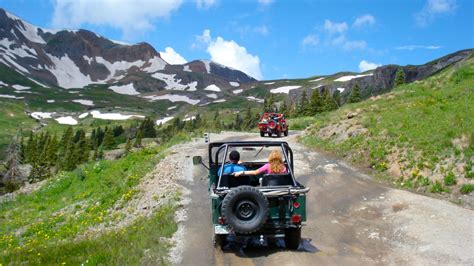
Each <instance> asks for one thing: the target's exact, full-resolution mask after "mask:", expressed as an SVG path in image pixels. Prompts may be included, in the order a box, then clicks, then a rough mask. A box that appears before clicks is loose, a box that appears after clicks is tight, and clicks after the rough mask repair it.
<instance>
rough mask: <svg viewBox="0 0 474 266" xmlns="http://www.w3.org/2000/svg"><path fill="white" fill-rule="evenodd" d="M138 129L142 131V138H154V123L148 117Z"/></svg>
mask: <svg viewBox="0 0 474 266" xmlns="http://www.w3.org/2000/svg"><path fill="white" fill-rule="evenodd" d="M140 129H141V130H142V131H143V137H144V138H156V129H155V123H154V122H153V120H151V118H150V117H148V116H147V117H145V119H144V120H143V121H142V123H141V125H140Z"/></svg>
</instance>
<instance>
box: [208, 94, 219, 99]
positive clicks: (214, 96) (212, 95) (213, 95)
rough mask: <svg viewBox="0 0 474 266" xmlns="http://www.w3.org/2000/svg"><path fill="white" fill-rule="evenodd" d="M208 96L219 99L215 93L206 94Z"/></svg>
mask: <svg viewBox="0 0 474 266" xmlns="http://www.w3.org/2000/svg"><path fill="white" fill-rule="evenodd" d="M206 96H207V97H209V98H212V99H217V94H215V93H210V94H206Z"/></svg>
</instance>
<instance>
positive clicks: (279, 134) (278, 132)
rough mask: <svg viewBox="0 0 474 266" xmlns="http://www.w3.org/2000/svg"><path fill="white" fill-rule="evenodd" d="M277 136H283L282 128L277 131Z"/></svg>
mask: <svg viewBox="0 0 474 266" xmlns="http://www.w3.org/2000/svg"><path fill="white" fill-rule="evenodd" d="M277 137H279V138H280V137H281V131H280V130H278V131H277Z"/></svg>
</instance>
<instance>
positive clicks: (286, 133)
mask: <svg viewBox="0 0 474 266" xmlns="http://www.w3.org/2000/svg"><path fill="white" fill-rule="evenodd" d="M283 135H285V137H288V129H286V130H285V131H283Z"/></svg>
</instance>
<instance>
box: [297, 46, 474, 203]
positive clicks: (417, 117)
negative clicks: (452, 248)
mask: <svg viewBox="0 0 474 266" xmlns="http://www.w3.org/2000/svg"><path fill="white" fill-rule="evenodd" d="M300 120H301V119H300ZM300 122H301V121H300ZM306 123H312V125H311V126H309V127H308V128H307V129H306V133H305V136H304V137H303V138H302V139H301V141H302V142H303V143H304V144H305V145H308V146H311V147H316V148H322V149H325V150H328V151H332V152H335V153H337V154H338V155H340V156H343V157H345V158H346V159H347V160H348V161H350V162H353V163H359V164H362V165H363V166H368V167H370V168H372V169H373V170H374V171H376V172H377V173H379V176H381V177H382V178H384V179H385V178H386V179H387V180H389V181H390V182H391V183H393V184H394V185H396V186H400V187H403V188H408V189H412V190H415V191H418V192H426V193H441V194H442V195H444V196H445V197H448V198H450V199H452V200H454V201H455V202H458V203H461V204H466V205H469V206H471V207H473V206H474V201H473V199H472V197H467V196H462V194H467V193H469V192H470V191H472V190H473V189H474V180H473V178H474V169H473V164H474V127H473V125H474V58H473V57H472V55H471V56H470V58H469V59H467V60H463V61H461V62H459V63H457V64H455V65H453V66H451V67H449V68H447V69H444V70H443V71H440V72H439V73H437V74H436V75H434V76H432V77H430V78H428V79H425V80H423V81H416V82H413V83H411V84H407V85H403V86H399V87H397V88H396V89H394V90H393V91H392V92H390V93H386V94H383V95H380V96H376V97H371V98H370V99H368V100H366V101H363V102H360V103H355V104H348V105H346V106H344V107H343V108H340V109H338V110H337V111H334V112H330V113H324V114H322V115H320V116H318V117H316V118H307V119H306Z"/></svg>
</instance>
